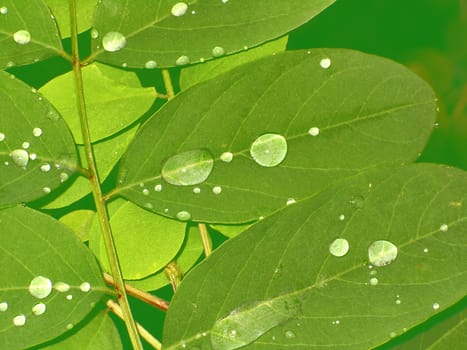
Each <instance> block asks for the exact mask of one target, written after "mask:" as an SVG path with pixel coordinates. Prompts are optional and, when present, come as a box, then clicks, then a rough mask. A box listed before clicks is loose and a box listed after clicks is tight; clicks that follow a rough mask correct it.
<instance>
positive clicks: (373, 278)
mask: <svg viewBox="0 0 467 350" xmlns="http://www.w3.org/2000/svg"><path fill="white" fill-rule="evenodd" d="M370 284H371V285H372V286H376V285H377V284H378V279H377V278H376V277H372V278H370Z"/></svg>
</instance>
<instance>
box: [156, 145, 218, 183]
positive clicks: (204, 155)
mask: <svg viewBox="0 0 467 350" xmlns="http://www.w3.org/2000/svg"><path fill="white" fill-rule="evenodd" d="M213 166H214V160H213V158H212V156H211V154H210V153H209V152H208V151H206V150H202V149H197V150H192V151H187V152H183V153H179V154H176V155H174V156H172V157H170V158H169V159H167V161H166V162H165V164H164V166H163V167H162V171H161V174H162V178H163V179H164V180H165V181H167V182H168V183H170V184H172V185H177V186H190V185H197V184H200V183H202V182H204V181H205V180H206V179H207V178H208V177H209V175H210V174H211V171H212V168H213Z"/></svg>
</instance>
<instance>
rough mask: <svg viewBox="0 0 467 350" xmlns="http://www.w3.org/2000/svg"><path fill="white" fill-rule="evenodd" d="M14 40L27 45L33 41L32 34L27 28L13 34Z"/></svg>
mask: <svg viewBox="0 0 467 350" xmlns="http://www.w3.org/2000/svg"><path fill="white" fill-rule="evenodd" d="M13 40H14V41H15V42H16V43H18V44H20V45H26V44H29V42H30V41H31V34H30V33H29V32H28V31H27V30H18V31H17V32H16V33H15V34H13Z"/></svg>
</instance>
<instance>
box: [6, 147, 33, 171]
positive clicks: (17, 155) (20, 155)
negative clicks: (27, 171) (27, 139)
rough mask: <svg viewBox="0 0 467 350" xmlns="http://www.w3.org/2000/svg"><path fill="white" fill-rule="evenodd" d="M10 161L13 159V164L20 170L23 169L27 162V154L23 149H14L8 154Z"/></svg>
mask: <svg viewBox="0 0 467 350" xmlns="http://www.w3.org/2000/svg"><path fill="white" fill-rule="evenodd" d="M10 157H11V159H13V163H15V164H16V165H17V166H19V167H21V168H25V167H26V165H28V162H29V153H28V152H27V151H25V150H24V149H15V150H14V151H11V153H10Z"/></svg>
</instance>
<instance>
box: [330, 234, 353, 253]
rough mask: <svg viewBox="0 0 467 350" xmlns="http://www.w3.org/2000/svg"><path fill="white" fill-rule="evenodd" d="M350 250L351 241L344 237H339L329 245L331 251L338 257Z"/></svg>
mask: <svg viewBox="0 0 467 350" xmlns="http://www.w3.org/2000/svg"><path fill="white" fill-rule="evenodd" d="M348 251H349V242H348V241H347V240H346V239H344V238H337V239H335V240H334V241H333V242H332V243H331V244H330V245H329V252H330V253H331V254H332V255H334V256H337V257H341V256H344V255H346V254H347V253H348Z"/></svg>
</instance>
